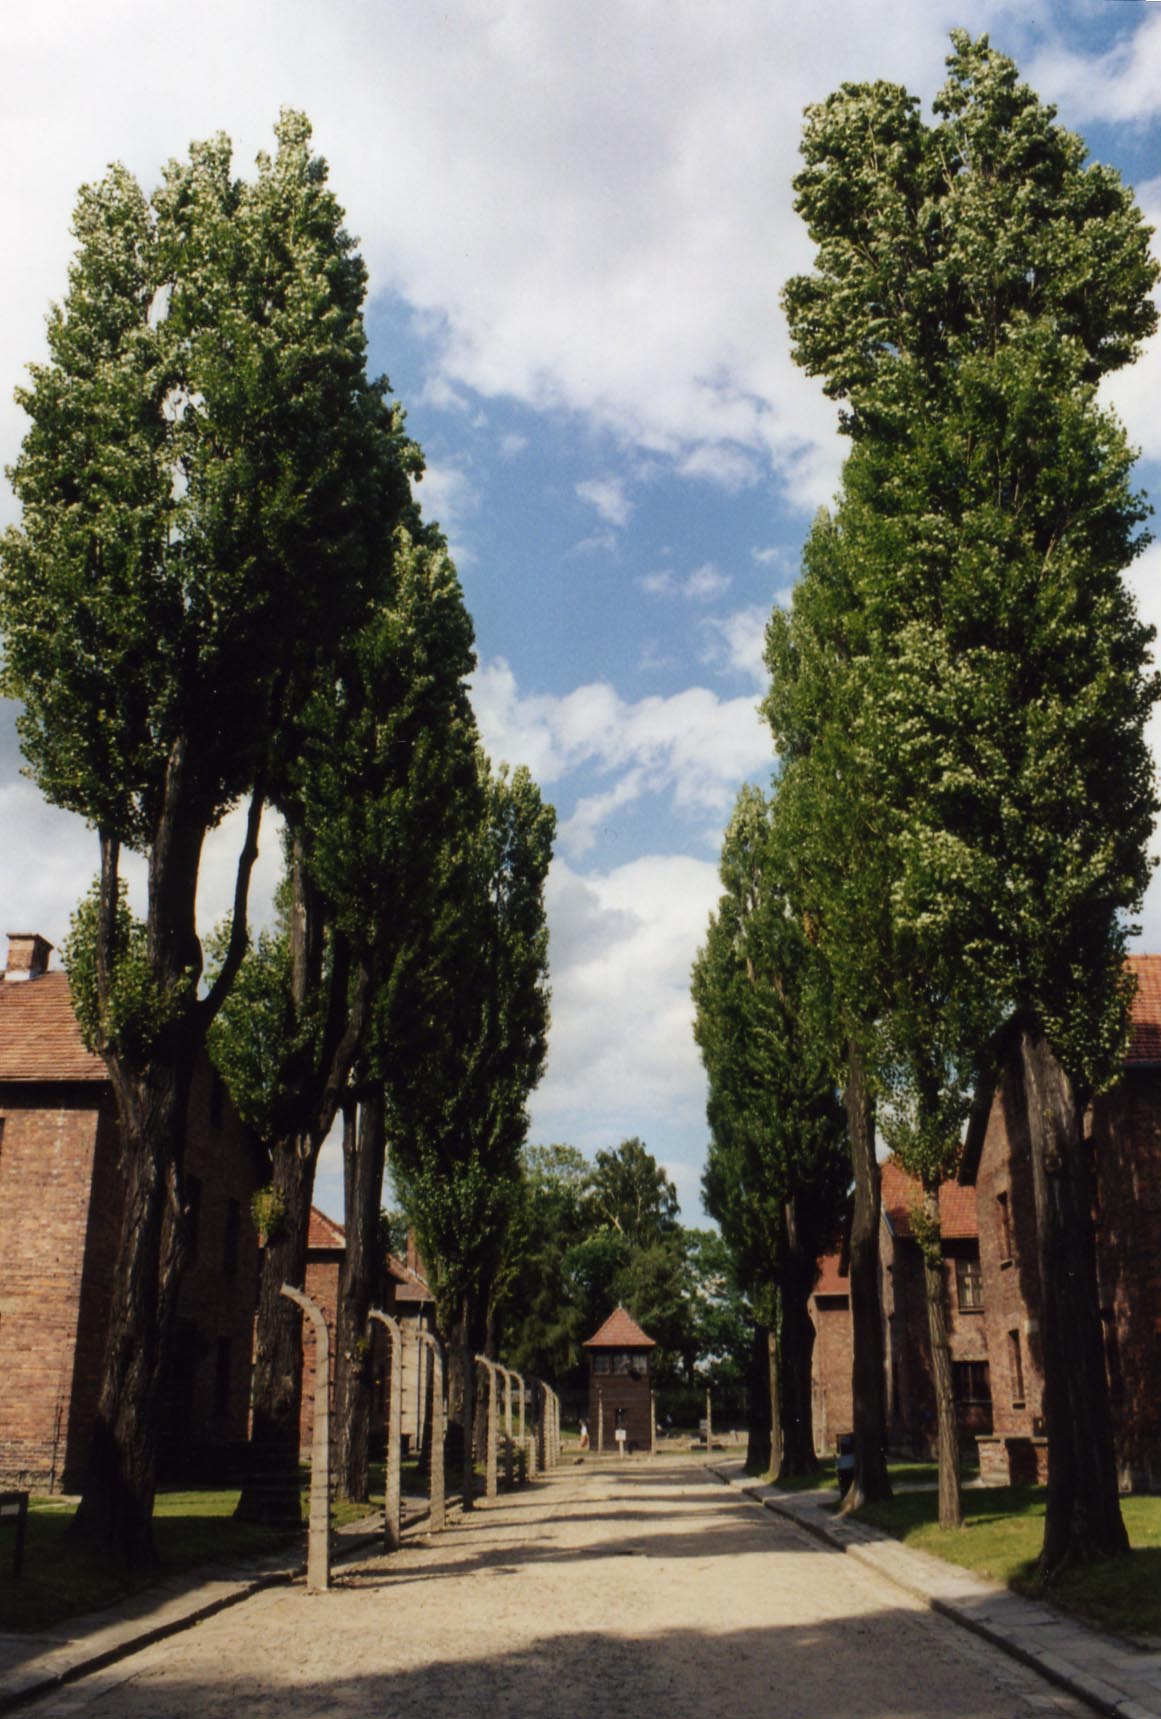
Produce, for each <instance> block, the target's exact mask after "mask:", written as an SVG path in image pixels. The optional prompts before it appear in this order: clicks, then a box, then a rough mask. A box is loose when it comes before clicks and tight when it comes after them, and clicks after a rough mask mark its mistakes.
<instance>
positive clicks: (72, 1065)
mask: <svg viewBox="0 0 1161 1719" xmlns="http://www.w3.org/2000/svg"><path fill="white" fill-rule="evenodd" d="M107 1079H108V1073H107V1071H106V1068H105V1065H104V1063H103V1062H102V1061H101V1059H100V1057H99V1056H93V1054H92V1052H91V1051H87V1050H86V1049H85V1046H84V1043H83V1041H82V1039H81V1029H80V1027H79V1026H78V1025H77V1017H76V1015H75V1014H74V1012H73V1004H72V998H71V996H70V995H69V982H68V979H67V978H66V976H65V975H64V974H63V973H45V974H43V976H42V977H41V978H39V979H22V980H17V981H15V982H14V981H12V980H11V979H5V980H4V981H3V982H2V983H0V1080H68V1081H73V1080H84V1081H99V1080H107Z"/></svg>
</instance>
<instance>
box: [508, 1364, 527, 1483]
mask: <svg viewBox="0 0 1161 1719" xmlns="http://www.w3.org/2000/svg"><path fill="white" fill-rule="evenodd" d="M512 1377H513V1378H514V1379H515V1381H516V1390H517V1396H516V1407H517V1409H518V1411H519V1413H518V1415H517V1418H516V1425H517V1427H518V1428H519V1431H518V1432H517V1434H516V1459H517V1463H518V1467H519V1472H518V1474H517V1479H518V1480H519V1481H520V1483H521V1485H523V1483H524V1481H526V1480H527V1479H528V1478H529V1468H530V1464H529V1461H528V1445H527V1443H526V1441H525V1436H524V1377H523V1374H521V1373H513V1374H512Z"/></svg>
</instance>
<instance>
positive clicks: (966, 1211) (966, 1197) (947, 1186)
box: [879, 1158, 980, 1241]
mask: <svg viewBox="0 0 1161 1719" xmlns="http://www.w3.org/2000/svg"><path fill="white" fill-rule="evenodd" d="M879 1171H880V1174H881V1177H882V1187H883V1211H884V1213H885V1214H886V1216H887V1218H888V1220H889V1221H890V1224H891V1228H892V1229H893V1230H894V1232H895V1234H896V1235H897V1236H909V1235H910V1234H911V1208H912V1206H914V1205H916V1204H918V1203H919V1201H920V1200H921V1198H922V1193H921V1190H920V1186H919V1182H918V1180H917V1179H916V1177H914V1176H909V1175H908V1174H907V1172H906V1170H905V1169H904V1168H903V1166H902V1164H900V1163H899V1162H898V1160H897V1159H895V1158H888V1159H887V1161H886V1162H885V1163H884V1164H880V1166H879ZM939 1222H940V1227H941V1229H942V1231H943V1238H944V1240H945V1241H954V1240H956V1239H959V1238H962V1237H964V1236H978V1235H979V1233H980V1232H979V1225H978V1224H977V1222H976V1191H975V1188H974V1187H968V1188H964V1187H961V1186H960V1184H959V1183H958V1182H944V1183H943V1185H942V1187H941V1188H940V1190H939Z"/></svg>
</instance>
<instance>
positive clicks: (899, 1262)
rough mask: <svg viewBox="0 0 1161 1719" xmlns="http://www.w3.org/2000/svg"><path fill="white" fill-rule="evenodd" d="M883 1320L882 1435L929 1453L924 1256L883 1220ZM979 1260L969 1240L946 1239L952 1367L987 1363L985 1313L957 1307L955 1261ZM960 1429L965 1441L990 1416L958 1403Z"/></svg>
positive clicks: (905, 1448) (930, 1384)
mask: <svg viewBox="0 0 1161 1719" xmlns="http://www.w3.org/2000/svg"><path fill="white" fill-rule="evenodd" d="M883 1258H884V1261H885V1262H886V1263H887V1264H888V1265H889V1270H888V1271H887V1272H886V1273H885V1277H884V1294H883V1307H884V1324H885V1329H886V1333H887V1440H888V1445H889V1446H890V1448H891V1449H893V1450H898V1451H902V1452H906V1453H907V1454H908V1455H914V1456H934V1454H935V1451H936V1447H937V1439H936V1423H935V1382H934V1378H933V1375H932V1367H931V1340H930V1336H929V1332H928V1323H927V1296H926V1285H925V1283H924V1271H923V1256H922V1254H921V1253H920V1251H919V1247H918V1244H917V1243H916V1242H915V1241H913V1240H912V1239H910V1238H907V1237H903V1238H892V1237H890V1236H889V1235H888V1234H887V1233H886V1227H885V1226H884V1235H883ZM961 1259H962V1260H963V1261H965V1262H976V1261H978V1260H979V1248H978V1244H977V1243H976V1242H975V1241H972V1240H970V1239H968V1238H963V1239H952V1240H949V1241H947V1242H945V1243H944V1261H943V1272H944V1307H945V1309H946V1314H947V1334H948V1342H949V1346H950V1349H951V1359H952V1365H953V1367H954V1366H955V1365H956V1363H958V1362H976V1363H987V1362H988V1359H989V1351H988V1334H987V1326H986V1315H985V1313H984V1312H982V1311H980V1312H975V1311H971V1310H968V1309H964V1308H961V1307H960V1304H959V1274H958V1271H957V1261H958V1260H961ZM959 1421H960V1429H961V1433H962V1435H963V1438H964V1441H965V1443H970V1440H971V1439H973V1438H974V1437H976V1436H978V1435H980V1434H986V1433H990V1432H991V1431H992V1423H991V1416H990V1414H988V1413H986V1412H985V1411H984V1410H983V1408H982V1406H977V1405H975V1404H961V1405H960V1407H959Z"/></svg>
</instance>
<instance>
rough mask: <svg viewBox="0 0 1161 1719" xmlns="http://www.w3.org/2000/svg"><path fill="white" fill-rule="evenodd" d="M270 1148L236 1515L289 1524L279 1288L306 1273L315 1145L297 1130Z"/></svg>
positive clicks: (295, 1361) (297, 1520) (287, 1414)
mask: <svg viewBox="0 0 1161 1719" xmlns="http://www.w3.org/2000/svg"><path fill="white" fill-rule="evenodd" d="M272 1156H273V1160H274V1173H273V1181H272V1184H271V1186H272V1189H273V1193H274V1199H275V1202H276V1205H277V1211H276V1214H275V1215H274V1216H273V1217H272V1219H271V1226H270V1230H269V1232H268V1234H267V1236H266V1245H265V1247H264V1248H263V1250H262V1270H261V1275H260V1278H259V1283H258V1313H257V1318H256V1321H255V1341H254V1378H253V1418H252V1425H251V1433H250V1450H249V1467H248V1472H247V1475H246V1481H245V1484H244V1486H243V1488H242V1496H241V1498H240V1499H239V1500H238V1508H237V1510H236V1511H235V1515H236V1516H237V1518H238V1520H239V1521H240V1522H259V1523H263V1524H265V1525H267V1526H270V1527H276V1528H287V1529H289V1528H298V1527H300V1526H301V1523H302V1506H301V1497H300V1478H299V1421H300V1417H301V1412H302V1313H301V1311H300V1309H299V1308H298V1307H296V1306H295V1305H294V1303H293V1302H292V1301H289V1300H288V1299H287V1298H286V1297H285V1296H284V1295H283V1294H282V1285H283V1284H284V1283H289V1284H290V1285H291V1286H292V1287H293V1288H295V1289H301V1288H302V1287H303V1283H304V1280H305V1277H306V1249H307V1236H308V1232H309V1228H310V1203H311V1195H312V1194H313V1192H314V1173H315V1166H316V1165H317V1163H318V1147H317V1146H315V1145H313V1144H312V1143H310V1142H308V1141H301V1140H299V1139H298V1138H291V1139H288V1140H280V1141H278V1142H277V1143H276V1145H275V1147H274V1150H273V1154H272ZM329 1384H330V1381H329V1380H328V1379H325V1378H318V1377H317V1376H316V1379H315V1389H316V1391H325V1390H327V1389H329Z"/></svg>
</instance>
